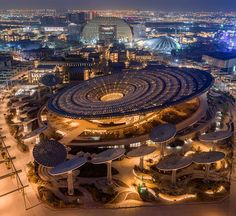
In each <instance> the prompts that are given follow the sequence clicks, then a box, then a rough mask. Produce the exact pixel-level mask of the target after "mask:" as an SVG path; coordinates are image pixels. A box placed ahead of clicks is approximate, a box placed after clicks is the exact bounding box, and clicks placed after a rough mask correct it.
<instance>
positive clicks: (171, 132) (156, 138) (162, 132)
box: [149, 124, 176, 143]
mask: <svg viewBox="0 0 236 216" xmlns="http://www.w3.org/2000/svg"><path fill="white" fill-rule="evenodd" d="M175 135H176V127H175V125H173V124H162V125H158V126H156V127H155V128H153V129H152V131H151V133H150V136H149V137H150V140H151V141H153V142H156V143H162V142H167V141H169V140H171V139H172V138H174V136H175Z"/></svg>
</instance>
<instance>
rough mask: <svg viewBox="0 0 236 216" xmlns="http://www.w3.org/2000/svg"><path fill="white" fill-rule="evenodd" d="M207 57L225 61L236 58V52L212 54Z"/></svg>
mask: <svg viewBox="0 0 236 216" xmlns="http://www.w3.org/2000/svg"><path fill="white" fill-rule="evenodd" d="M205 55H206V56H210V57H212V58H216V59H219V60H224V61H226V60H230V59H235V58H236V52H212V53H208V54H205Z"/></svg>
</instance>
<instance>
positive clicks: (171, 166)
mask: <svg viewBox="0 0 236 216" xmlns="http://www.w3.org/2000/svg"><path fill="white" fill-rule="evenodd" d="M192 162H193V158H192V157H191V156H187V157H186V156H179V155H171V156H167V157H165V158H164V159H162V160H161V161H160V162H159V163H158V164H157V166H156V168H157V169H159V170H163V171H172V170H178V169H183V168H185V167H188V166H189V165H191V164H192Z"/></svg>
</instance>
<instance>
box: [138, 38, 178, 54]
mask: <svg viewBox="0 0 236 216" xmlns="http://www.w3.org/2000/svg"><path fill="white" fill-rule="evenodd" d="M137 44H138V46H139V47H142V48H144V49H148V50H151V51H153V52H157V53H164V54H169V53H171V51H172V50H177V49H180V47H181V46H180V44H179V43H178V42H177V41H176V40H175V39H174V38H172V37H169V36H161V37H158V38H150V39H146V40H141V41H138V42H137Z"/></svg>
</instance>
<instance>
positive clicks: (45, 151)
mask: <svg viewBox="0 0 236 216" xmlns="http://www.w3.org/2000/svg"><path fill="white" fill-rule="evenodd" d="M66 155H67V152H66V148H65V146H64V145H62V144H61V143H59V142H57V141H56V140H46V141H43V142H41V143H39V144H38V145H35V146H34V148H33V157H34V159H35V161H36V162H37V163H38V164H40V165H42V166H45V167H55V166H57V165H58V164H60V163H62V162H64V161H65V159H66Z"/></svg>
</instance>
